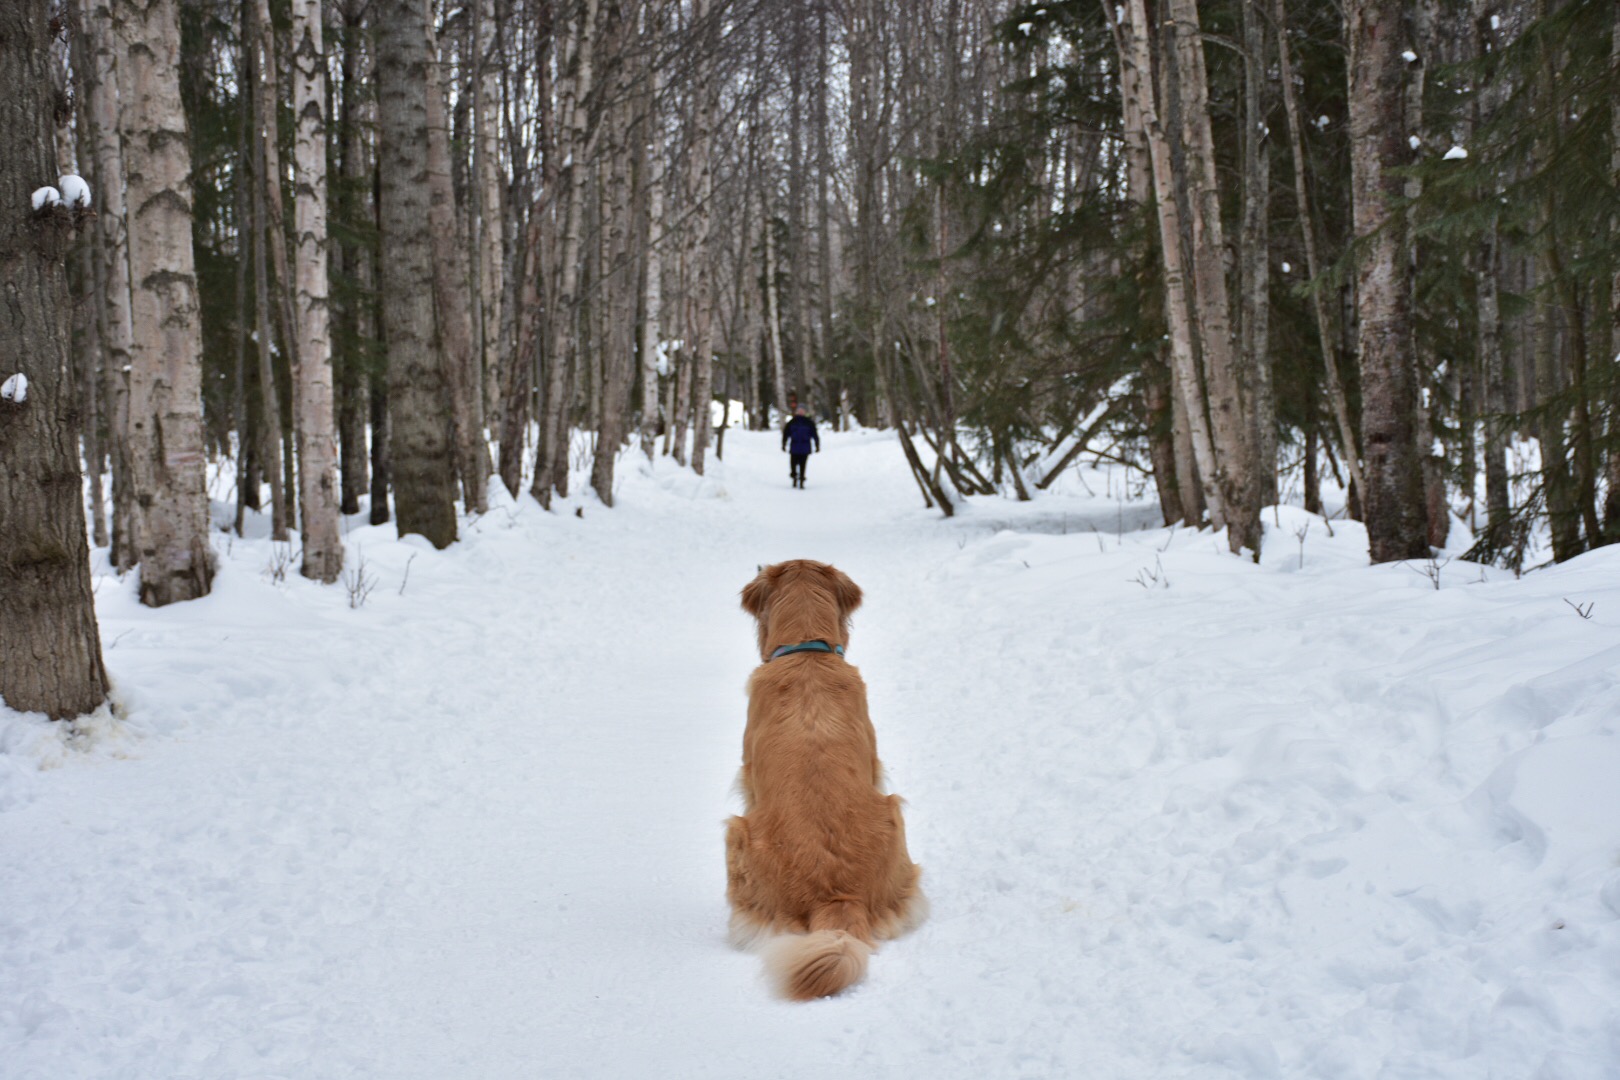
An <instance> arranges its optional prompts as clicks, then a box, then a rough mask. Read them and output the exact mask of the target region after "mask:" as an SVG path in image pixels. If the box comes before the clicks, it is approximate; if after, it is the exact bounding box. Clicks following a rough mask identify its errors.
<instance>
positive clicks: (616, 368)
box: [591, 11, 636, 506]
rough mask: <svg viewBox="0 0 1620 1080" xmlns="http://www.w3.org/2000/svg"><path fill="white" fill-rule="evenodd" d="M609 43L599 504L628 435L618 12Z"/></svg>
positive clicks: (629, 273)
mask: <svg viewBox="0 0 1620 1080" xmlns="http://www.w3.org/2000/svg"><path fill="white" fill-rule="evenodd" d="M610 21H611V24H612V27H613V29H612V31H611V36H610V38H609V41H610V42H612V45H613V52H615V53H617V54H618V55H619V59H618V61H617V63H616V64H615V65H614V68H613V70H614V78H613V80H612V82H611V87H612V91H613V92H612V95H611V96H612V100H613V101H614V102H615V104H614V105H613V106H612V107H611V108H610V109H609V110H608V115H607V116H606V117H605V118H604V120H603V121H602V122H603V124H604V126H605V131H606V140H605V141H606V144H607V145H606V148H605V153H604V155H603V156H604V158H605V164H606V172H605V174H603V175H601V176H600V177H599V179H598V185H599V187H600V188H601V189H602V191H601V198H600V205H601V217H602V221H601V223H600V228H599V230H598V231H599V233H600V235H601V240H600V248H601V253H602V258H601V262H602V267H603V271H604V273H603V275H602V277H601V279H600V284H599V287H598V288H597V290H596V292H597V303H598V304H599V305H600V309H601V312H602V316H603V317H602V319H601V320H600V323H599V325H601V326H602V330H601V332H600V334H599V335H598V341H597V351H598V352H599V353H600V355H601V370H602V378H601V382H600V395H601V418H600V420H599V421H598V423H597V425H596V453H595V455H594V458H593V460H592V462H591V487H592V488H593V489H595V491H596V496H597V498H599V499H601V500H602V503H603V505H605V506H612V505H613V471H614V465H615V464H616V462H617V460H618V456H619V449H620V447H622V446H623V445H624V441H625V438H626V436H628V434H629V432H630V384H631V377H632V373H633V371H634V368H633V364H632V346H633V343H634V338H633V330H634V325H635V309H636V302H635V294H636V275H635V273H634V272H633V265H632V260H631V258H630V237H631V224H632V220H633V211H632V208H631V191H630V170H631V161H632V158H633V156H634V155H633V153H632V151H631V148H630V139H631V135H632V132H631V118H630V97H631V86H630V72H629V61H628V60H627V59H626V58H625V54H626V53H628V52H629V51H630V46H631V45H632V43H633V41H634V34H633V26H632V24H631V22H630V20H629V19H628V18H626V17H625V15H624V13H623V12H622V11H621V12H619V13H617V14H616V15H615V16H614V17H612V18H611V20H610Z"/></svg>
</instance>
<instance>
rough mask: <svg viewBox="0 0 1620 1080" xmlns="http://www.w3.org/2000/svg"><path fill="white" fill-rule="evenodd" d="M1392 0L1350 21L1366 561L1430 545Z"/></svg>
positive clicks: (1365, 3)
mask: <svg viewBox="0 0 1620 1080" xmlns="http://www.w3.org/2000/svg"><path fill="white" fill-rule="evenodd" d="M1403 18H1404V5H1403V4H1401V3H1400V2H1399V0H1351V2H1350V3H1349V4H1348V5H1347V21H1348V24H1349V44H1350V58H1349V68H1348V76H1349V106H1350V110H1349V111H1350V194H1351V201H1352V207H1353V210H1352V218H1353V221H1354V234H1355V243H1356V244H1357V245H1358V246H1359V247H1360V249H1361V254H1360V257H1359V258H1358V259H1357V260H1356V279H1355V280H1356V299H1357V305H1358V318H1357V323H1356V347H1357V351H1358V352H1359V354H1360V358H1361V432H1362V438H1363V440H1364V442H1365V449H1366V464H1365V466H1364V473H1365V477H1366V481H1367V490H1366V491H1365V492H1363V493H1362V508H1363V510H1364V517H1365V520H1366V523H1367V540H1368V549H1369V553H1370V555H1371V557H1372V561H1373V562H1375V563H1378V562H1392V561H1395V560H1398V559H1416V558H1423V557H1425V556H1426V555H1428V553H1429V544H1428V514H1427V509H1426V507H1425V503H1424V490H1423V474H1422V470H1421V467H1420V464H1419V459H1418V455H1419V451H1418V446H1417V430H1416V422H1415V421H1416V416H1417V372H1416V371H1415V370H1414V368H1415V358H1414V356H1413V353H1412V310H1411V304H1412V289H1411V285H1410V280H1409V278H1408V275H1409V274H1410V272H1411V271H1410V265H1409V262H1408V252H1407V235H1406V234H1407V227H1406V221H1405V215H1404V214H1402V213H1401V212H1400V210H1399V209H1398V206H1399V203H1400V200H1401V198H1402V195H1403V193H1404V180H1403V179H1402V177H1401V176H1400V175H1399V173H1398V171H1397V170H1399V169H1400V168H1401V167H1402V166H1403V165H1406V164H1408V162H1409V159H1410V156H1411V155H1410V151H1409V148H1408V146H1407V141H1406V139H1407V131H1406V108H1405V105H1406V100H1405V85H1404V80H1405V67H1406V61H1405V60H1404V59H1403V58H1402V56H1401V52H1402V50H1403V48H1404V47H1405V46H1404V42H1405V40H1406V38H1405V33H1404V30H1403V24H1402V20H1403Z"/></svg>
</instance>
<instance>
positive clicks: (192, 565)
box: [117, 0, 214, 607]
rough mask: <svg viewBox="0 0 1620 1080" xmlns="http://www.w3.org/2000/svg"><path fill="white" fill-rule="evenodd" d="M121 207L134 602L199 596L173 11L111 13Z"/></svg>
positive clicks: (195, 345)
mask: <svg viewBox="0 0 1620 1080" xmlns="http://www.w3.org/2000/svg"><path fill="white" fill-rule="evenodd" d="M117 15H118V18H119V27H118V28H119V32H120V35H121V37H122V44H123V46H124V48H123V50H122V52H121V53H120V56H119V64H118V82H119V98H120V101H121V103H122V110H121V113H122V116H121V120H122V126H123V130H124V136H125V137H124V142H123V145H124V166H125V177H126V181H127V187H126V199H127V204H128V207H129V215H128V221H127V226H128V228H127V235H128V240H129V270H130V280H131V282H132V283H133V289H132V293H131V304H130V331H131V333H130V379H129V434H128V446H129V464H130V495H131V497H132V500H133V502H134V513H133V519H134V520H133V521H132V523H131V524H132V531H133V533H134V534H135V535H134V537H133V542H134V546H135V550H136V554H137V558H138V560H139V562H140V599H141V602H142V603H144V604H147V605H148V606H151V607H162V606H164V605H166V604H171V603H174V602H176V601H180V600H192V599H195V598H197V597H199V596H206V595H207V594H208V591H209V588H210V586H211V585H212V583H213V578H214V552H213V549H212V548H211V547H210V546H209V521H208V489H207V477H206V464H207V460H206V457H205V455H204V452H203V425H202V328H201V325H200V323H199V321H198V299H197V277H196V273H195V269H194V261H193V254H192V246H191V245H192V237H191V150H190V143H189V141H188V139H187V134H186V116H185V111H184V110H183V109H182V107H181V102H180V71H179V61H180V12H179V5H178V0H146V2H145V3H140V2H137V0H131V2H129V3H126V4H120V5H118V8H117Z"/></svg>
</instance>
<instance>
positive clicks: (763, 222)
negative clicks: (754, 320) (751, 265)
mask: <svg viewBox="0 0 1620 1080" xmlns="http://www.w3.org/2000/svg"><path fill="white" fill-rule="evenodd" d="M769 186H770V181H769V179H768V178H766V179H762V180H761V183H760V188H761V191H760V196H759V227H760V230H761V231H762V233H763V234H764V245H765V335H766V337H765V339H766V341H767V343H768V344H769V345H770V355H771V389H772V391H773V392H774V394H775V400H774V402H773V403H774V404H775V406H776V411H777V414H778V415H780V416H783V417H785V416H787V413H788V407H787V401H788V397H787V370H786V367H787V365H785V364H784V363H783V362H782V313H781V309H780V307H779V306H778V303H777V289H776V226H775V224H774V223H773V222H772V220H771V211H770V204H769V202H768V201H767V198H768V196H767V194H766V192H765V190H764V189H765V188H768V187H769Z"/></svg>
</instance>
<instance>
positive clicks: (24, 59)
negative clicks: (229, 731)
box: [0, 0, 206, 719]
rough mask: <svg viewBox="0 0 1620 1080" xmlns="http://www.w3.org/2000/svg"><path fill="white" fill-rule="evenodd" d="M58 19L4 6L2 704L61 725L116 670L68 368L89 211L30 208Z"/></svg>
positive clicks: (39, 4)
mask: <svg viewBox="0 0 1620 1080" xmlns="http://www.w3.org/2000/svg"><path fill="white" fill-rule="evenodd" d="M50 22H51V12H50V8H49V5H47V3H46V2H45V0H14V2H12V3H10V4H8V5H6V6H4V7H0V162H3V163H4V164H3V166H0V206H4V207H5V208H6V211H5V212H4V213H3V214H0V290H3V292H4V294H5V297H6V302H7V305H6V306H7V317H6V318H4V319H0V380H5V381H8V382H9V385H10V387H11V393H10V394H7V395H4V396H3V397H0V462H4V463H5V467H4V468H0V597H3V598H4V602H3V603H0V700H3V701H4V702H5V703H6V704H7V705H9V706H10V707H11V708H13V709H17V710H19V711H21V712H42V713H44V714H46V715H47V716H49V717H51V718H52V719H63V718H66V717H72V716H78V715H81V714H83V713H88V712H91V711H93V710H94V709H96V708H98V707H99V706H100V705H101V704H102V703H103V702H104V701H106V700H107V672H106V669H105V667H104V666H103V664H102V659H101V639H100V636H99V632H98V629H97V626H96V610H95V601H94V596H93V592H92V589H91V584H90V552H89V547H88V543H87V541H86V537H85V528H84V507H83V505H82V504H81V503H80V492H81V491H82V488H81V486H80V476H79V456H78V448H77V446H76V445H75V436H76V432H75V430H74V413H75V412H76V411H77V409H76V406H75V402H74V387H73V385H72V382H71V380H70V379H69V378H68V376H67V373H68V371H69V370H70V366H69V364H68V334H69V330H68V322H69V318H68V317H69V312H70V311H71V309H72V303H71V299H70V296H69V292H68V278H67V266H66V258H67V254H68V252H69V250H70V249H71V248H72V245H73V241H74V234H75V232H76V231H77V228H82V227H83V226H84V225H85V224H87V223H88V216H87V214H86V212H85V211H83V210H77V211H76V210H70V209H68V208H67V207H65V206H55V207H45V208H43V209H42V210H41V211H39V212H37V213H34V214H33V215H32V216H30V215H29V213H28V211H27V209H26V208H27V207H28V205H29V197H30V194H31V192H32V191H33V189H34V188H35V187H36V186H37V185H38V184H39V178H40V177H49V176H54V175H55V162H54V160H53V153H52V147H53V139H54V134H55V133H54V131H53V123H52V117H53V115H54V113H55V109H54V108H53V102H52V100H51V99H52V97H53V94H52V88H51V80H50V68H51V66H52V60H53V57H52V55H51V50H50V41H51V39H52V37H53V36H54V33H53V31H52V30H51V28H50ZM23 379H26V380H27V387H26V390H25V389H23V388H22V387H21V383H22V380H23ZM205 543H206V542H205ZM148 565H151V564H148ZM153 568H154V569H155V566H154V567H153Z"/></svg>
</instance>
